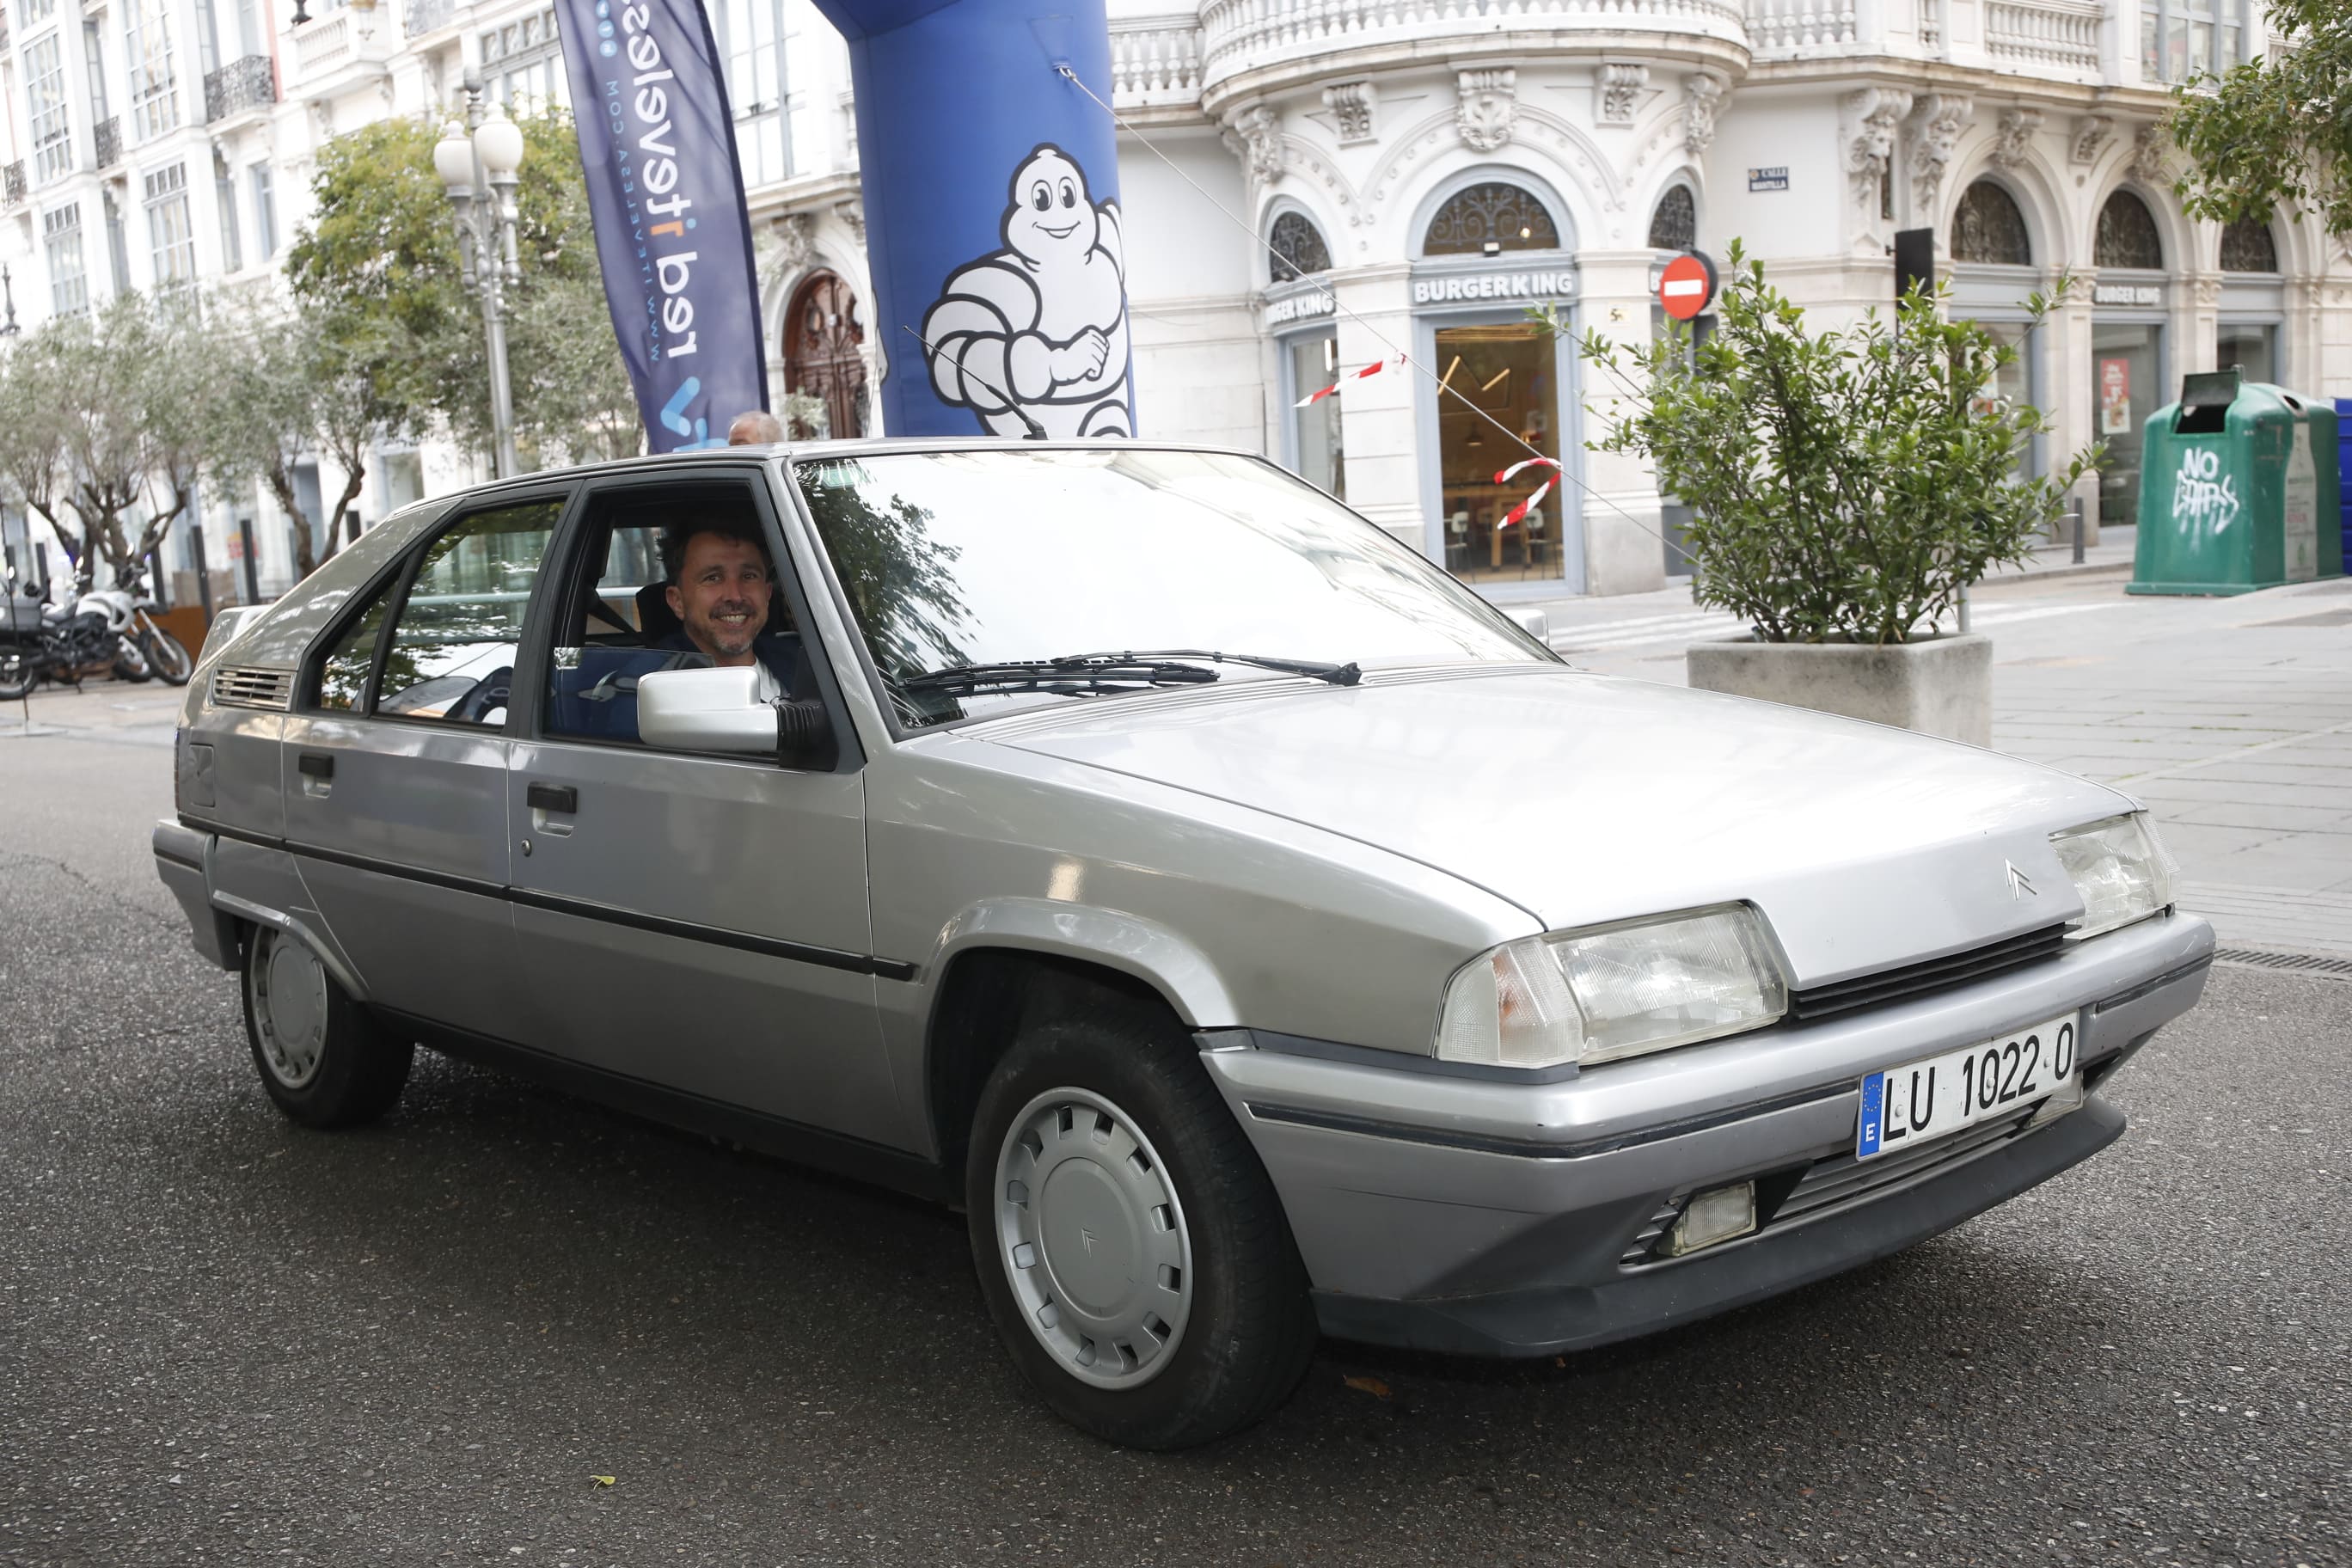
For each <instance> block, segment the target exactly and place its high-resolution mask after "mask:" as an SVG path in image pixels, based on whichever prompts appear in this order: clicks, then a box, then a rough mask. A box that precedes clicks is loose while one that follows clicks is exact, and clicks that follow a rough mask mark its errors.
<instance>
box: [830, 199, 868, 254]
mask: <svg viewBox="0 0 2352 1568" xmlns="http://www.w3.org/2000/svg"><path fill="white" fill-rule="evenodd" d="M833 211H834V216H835V217H838V218H839V219H841V221H842V223H843V224H844V225H845V226H847V227H848V229H849V232H850V234H851V235H852V236H854V237H856V241H857V247H858V248H859V249H861V250H863V249H864V248H865V247H866V204H865V203H863V202H856V201H849V202H844V203H842V204H841V205H839V206H837V207H835V208H834V209H833Z"/></svg>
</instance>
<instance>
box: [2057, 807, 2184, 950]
mask: <svg viewBox="0 0 2352 1568" xmlns="http://www.w3.org/2000/svg"><path fill="white" fill-rule="evenodd" d="M2050 847H2052V848H2053V849H2055V850H2057V851H2058V860H2059V863H2060V864H2061V865H2063V866H2064V867H2065V868H2066V874H2067V875H2068V876H2069V877H2072V878H2074V891H2075V892H2077V893H2079V894H2081V895H2082V899H2083V914H2082V918H2081V919H2079V920H2077V921H2074V922H2073V923H2072V924H2071V925H2070V926H2068V928H2067V931H2066V935H2067V939H2068V940H2069V941H2074V942H2079V941H2081V940H2082V939H2083V938H2084V937H2086V936H2097V935H2099V934H2100V933H2101V932H2102V931H2114V930H2115V929H2116V927H2118V926H2127V925H2129V924H2131V923H2132V922H2133V921H2144V920H2146V919H2147V917H2148V916H2150V915H2152V914H2158V913H2160V912H2161V911H2162V910H2166V909H2168V908H2169V907H2170V906H2171V903H2172V857H2171V856H2169V855H2167V854H2166V853H2165V852H2164V846H2163V845H2162V844H2160V843H2158V841H2157V837H2156V828H2155V826H2154V825H2153V824H2151V823H2150V822H2149V821H2148V820H2147V814H2146V813H2145V812H2137V811H2135V812H2131V813H2129V814H2127V815H2126V816H2111V817H2109V818H2107V819H2106V820H2105V822H2094V823H2092V824H2091V825H2090V826H2088V827H2074V828H2069V829H2068V830H2067V831H2065V832H2063V833H2053V834H2052V835H2051V836H2050Z"/></svg>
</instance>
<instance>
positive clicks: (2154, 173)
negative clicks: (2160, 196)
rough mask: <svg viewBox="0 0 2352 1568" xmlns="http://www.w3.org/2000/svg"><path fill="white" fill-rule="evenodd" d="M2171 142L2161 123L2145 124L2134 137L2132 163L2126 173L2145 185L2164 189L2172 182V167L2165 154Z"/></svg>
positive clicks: (2169, 148)
mask: <svg viewBox="0 0 2352 1568" xmlns="http://www.w3.org/2000/svg"><path fill="white" fill-rule="evenodd" d="M2170 150H2171V145H2170V142H2168V140H2167V138H2166V136H2165V134H2164V127H2163V126H2161V125H2143V126H2141V127H2140V128H2139V133H2138V134H2137V135H2136V136H2134V137H2133V138H2132V154H2131V165H2130V167H2128V168H2126V170H2125V171H2124V173H2125V174H2126V175H2127V176H2129V177H2130V178H2132V179H2134V180H2137V181H2138V182H2139V183H2140V184H2143V185H2147V186H2151V187H2153V188H2156V189H2158V190H2162V189H2164V188H2166V187H2168V186H2169V185H2170V184H2172V169H2171V167H2170V165H2169V163H2168V162H2167V160H2166V157H2165V154H2166V153H2168V152H2169V151H2170Z"/></svg>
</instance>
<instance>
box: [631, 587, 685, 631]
mask: <svg viewBox="0 0 2352 1568" xmlns="http://www.w3.org/2000/svg"><path fill="white" fill-rule="evenodd" d="M685 629H686V623H685V622H684V621H681V620H679V619H678V618H677V611H676V610H673V609H671V608H670V607H669V581H668V579H667V578H664V579H663V580H662V581H661V582H658V583H648V584H646V585H645V586H644V587H642V588H640V589H638V590H637V633H638V637H639V639H640V644H641V646H643V647H654V646H655V645H656V644H657V643H659V642H660V641H661V640H662V639H663V638H664V637H672V636H675V635H676V634H677V633H679V632H682V631H684V630H685Z"/></svg>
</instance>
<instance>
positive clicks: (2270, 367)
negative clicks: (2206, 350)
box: [2213, 321, 2279, 385]
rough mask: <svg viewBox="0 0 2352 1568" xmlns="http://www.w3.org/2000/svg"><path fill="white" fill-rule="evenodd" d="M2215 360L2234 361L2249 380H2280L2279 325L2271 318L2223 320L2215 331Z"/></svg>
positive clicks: (2226, 363)
mask: <svg viewBox="0 0 2352 1568" xmlns="http://www.w3.org/2000/svg"><path fill="white" fill-rule="evenodd" d="M2213 363H2214V364H2216V365H2217V366H2219V367H2220V368H2221V369H2223V370H2227V369H2229V368H2230V367H2231V365H2235V366H2237V367H2238V374H2240V375H2241V376H2242V378H2243V379H2245V380H2247V381H2259V382H2264V383H2267V384H2273V385H2275V384H2277V382H2278V378H2279V375H2278V328H2277V327H2276V326H2275V325H2273V324H2271V323H2268V322H2234V323H2233V322H2230V321H2224V322H2222V323H2221V326H2220V327H2219V328H2217V329H2216V330H2215V331H2214V334H2213Z"/></svg>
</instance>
